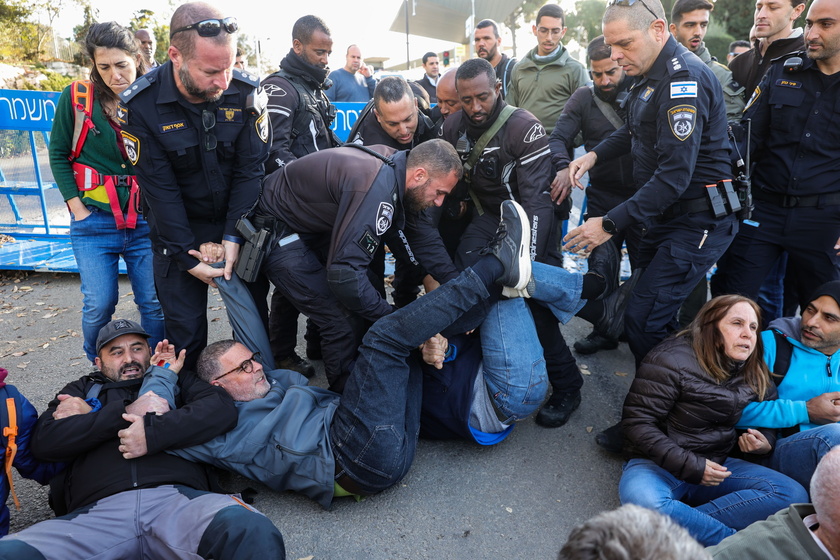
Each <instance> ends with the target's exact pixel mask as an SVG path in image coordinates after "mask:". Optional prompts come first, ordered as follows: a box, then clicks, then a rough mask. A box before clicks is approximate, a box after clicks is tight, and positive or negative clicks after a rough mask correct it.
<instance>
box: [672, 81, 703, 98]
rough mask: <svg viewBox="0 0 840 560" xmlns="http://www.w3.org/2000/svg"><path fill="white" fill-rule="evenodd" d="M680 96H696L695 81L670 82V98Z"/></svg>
mask: <svg viewBox="0 0 840 560" xmlns="http://www.w3.org/2000/svg"><path fill="white" fill-rule="evenodd" d="M681 97H697V82H673V83H672V84H671V99H678V98H681Z"/></svg>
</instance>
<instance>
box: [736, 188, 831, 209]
mask: <svg viewBox="0 0 840 560" xmlns="http://www.w3.org/2000/svg"><path fill="white" fill-rule="evenodd" d="M752 195H753V198H754V199H755V200H760V201H762V202H769V203H770V204H773V205H775V206H779V207H780V208H814V207H816V206H830V205H834V204H840V192H834V193H828V194H811V195H806V196H794V195H790V194H780V193H774V192H767V191H763V190H761V189H757V190H754V191H753V193H752Z"/></svg>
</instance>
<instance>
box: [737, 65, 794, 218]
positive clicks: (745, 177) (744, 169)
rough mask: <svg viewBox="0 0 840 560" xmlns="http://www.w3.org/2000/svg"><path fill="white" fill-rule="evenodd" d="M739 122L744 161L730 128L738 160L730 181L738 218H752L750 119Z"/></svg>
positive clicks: (753, 207)
mask: <svg viewBox="0 0 840 560" xmlns="http://www.w3.org/2000/svg"><path fill="white" fill-rule="evenodd" d="M799 62H800V63H801V62H802V61H801V60H800V61H799ZM741 124H742V125H743V124H746V127H747V142H746V152H747V153H746V161H744V157H742V156H741V153H740V151H739V150H738V143H737V142H736V141H735V138H734V136H733V135H732V131H731V129H730V138H731V140H732V145H733V146H735V151H736V152H738V161H737V162H735V165H736V167H737V168H738V175H737V176H736V177H735V179H734V180H733V181H732V185H733V186H734V188H735V192H736V193H737V194H738V200H739V201H740V203H741V209H740V211H739V212H738V214H737V216H738V219H739V220H749V219H750V218H752V213H753V210H755V204H753V196H752V180H751V179H750V142H751V140H752V138H751V132H752V121H751V120H750V119H745V120H744V121H742V122H741Z"/></svg>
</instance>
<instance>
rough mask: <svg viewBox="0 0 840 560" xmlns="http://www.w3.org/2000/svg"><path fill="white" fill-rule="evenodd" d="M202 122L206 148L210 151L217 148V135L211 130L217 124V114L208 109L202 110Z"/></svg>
mask: <svg viewBox="0 0 840 560" xmlns="http://www.w3.org/2000/svg"><path fill="white" fill-rule="evenodd" d="M201 124H202V125H203V126H204V149H205V150H207V151H208V152H209V151H210V150H215V149H216V146H217V145H218V142H217V141H216V136H215V135H214V134H212V133H211V132H210V131H211V130H213V127H214V126H216V114H215V113H213V111H208V110H207V109H205V110H203V111H202V112H201Z"/></svg>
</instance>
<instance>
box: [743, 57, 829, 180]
mask: <svg viewBox="0 0 840 560" xmlns="http://www.w3.org/2000/svg"><path fill="white" fill-rule="evenodd" d="M792 57H799V59H800V60H801V64H795V62H796V61H793V60H792ZM786 61H787V62H788V63H789V64H790V63H794V64H792V66H795V68H794V69H791V70H785V68H784V66H785V62H786ZM744 118H745V119H751V120H752V146H751V149H752V150H753V152H754V158H753V161H754V162H755V164H756V165H755V167H754V170H753V188H760V189H763V190H766V191H770V192H774V193H782V194H789V195H796V196H802V195H814V194H825V193H833V192H840V75H838V74H835V75H833V76H826V75H825V74H823V73H822V72H820V70H819V68H818V67H817V65H816V64H815V63H814V61H813V60H811V59H809V58H808V57H807V56H806V55H805V53H804V52H799V53H791V54H789V55H787V56H785V57H781V58H779V59H777V60H776V61H774V62H773V64H772V65H771V66H770V69H769V70H768V72H767V74H766V75H765V76H764V79H763V80H762V81H761V83H760V84H759V86H758V88H756V91H755V94H754V95H753V98H752V99H751V100H750V103H749V104H748V106H747V110H746V112H745V113H744ZM742 153H743V152H742Z"/></svg>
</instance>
